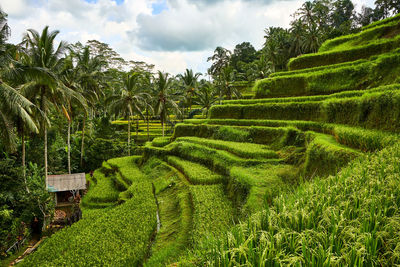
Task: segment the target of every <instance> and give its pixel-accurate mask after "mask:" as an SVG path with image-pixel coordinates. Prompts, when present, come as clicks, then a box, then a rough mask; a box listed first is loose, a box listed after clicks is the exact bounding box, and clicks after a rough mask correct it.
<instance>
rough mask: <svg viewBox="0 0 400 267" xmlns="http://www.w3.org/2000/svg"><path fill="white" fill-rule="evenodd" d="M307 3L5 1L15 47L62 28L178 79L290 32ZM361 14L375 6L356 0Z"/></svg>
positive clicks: (63, 34) (71, 36) (70, 38)
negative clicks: (33, 33)
mask: <svg viewBox="0 0 400 267" xmlns="http://www.w3.org/2000/svg"><path fill="white" fill-rule="evenodd" d="M303 2H304V1H303V0H0V8H1V9H2V10H3V11H5V12H6V13H7V14H8V22H9V26H10V27H11V37H10V42H12V43H19V42H20V41H21V38H22V35H23V33H24V32H26V30H27V29H31V28H32V29H35V30H37V31H39V32H40V31H41V30H42V29H43V27H44V26H46V25H48V26H50V30H59V31H60V34H59V36H58V40H65V41H67V42H69V43H75V42H77V41H80V42H81V43H86V41H88V40H92V39H96V40H99V41H101V42H105V43H107V44H109V45H110V46H111V47H112V48H113V49H114V50H115V51H117V52H118V53H119V54H120V55H121V56H122V57H123V58H125V59H126V60H135V61H145V62H147V63H149V64H155V66H156V69H157V70H161V71H165V72H170V73H172V74H178V73H182V72H184V71H185V69H186V68H189V69H193V70H194V71H196V72H202V73H205V72H206V71H207V68H208V67H209V66H210V64H211V63H210V62H207V58H208V57H209V56H211V55H212V54H213V51H214V49H215V48H216V47H217V46H222V47H225V48H228V49H230V50H233V48H234V47H235V45H237V44H239V43H242V42H250V43H251V44H252V45H253V46H254V47H255V48H256V49H260V48H261V47H262V44H263V42H264V39H263V36H264V29H265V28H268V27H270V26H280V27H288V26H289V23H290V20H291V16H290V15H291V14H293V13H294V11H295V10H297V9H298V8H299V7H300V6H301V5H302V4H303ZM353 3H354V4H355V5H356V9H357V10H360V9H361V6H362V5H366V6H371V7H372V6H373V3H374V0H353Z"/></svg>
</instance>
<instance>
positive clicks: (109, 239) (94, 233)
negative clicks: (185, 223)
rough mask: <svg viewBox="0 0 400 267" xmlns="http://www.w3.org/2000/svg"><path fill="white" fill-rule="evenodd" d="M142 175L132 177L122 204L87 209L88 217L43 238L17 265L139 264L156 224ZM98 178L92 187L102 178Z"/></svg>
mask: <svg viewBox="0 0 400 267" xmlns="http://www.w3.org/2000/svg"><path fill="white" fill-rule="evenodd" d="M132 167H133V168H137V167H136V166H135V165H133V166H132ZM143 177H144V176H140V177H139V176H136V178H135V179H132V185H131V186H130V188H129V191H130V192H131V193H132V194H131V198H130V199H129V200H127V201H126V202H125V203H123V204H121V205H119V206H117V207H115V208H109V209H107V212H105V211H104V210H93V211H91V214H90V216H89V217H88V218H86V217H84V219H82V220H80V221H79V222H77V223H75V224H73V225H72V226H71V227H66V228H64V229H63V230H61V231H59V232H57V233H56V234H54V235H53V236H52V237H51V238H49V239H48V240H46V241H45V242H44V244H43V245H41V246H40V248H39V249H38V251H37V252H35V253H34V254H32V255H30V256H29V257H27V258H26V259H25V260H24V261H23V262H22V264H21V266H65V265H69V266H111V265H112V266H127V265H132V266H135V265H139V264H140V263H142V262H143V260H144V258H145V256H146V255H147V253H148V244H149V241H150V238H151V236H152V234H153V232H154V229H155V227H156V204H155V201H154V197H153V194H152V186H151V183H150V182H149V181H148V180H147V179H143ZM98 181H99V182H98V184H97V185H96V187H97V186H99V185H100V182H101V181H102V179H98ZM96 187H95V188H96ZM91 190H92V189H90V190H89V193H88V194H90V192H91ZM103 193H106V192H105V191H104V192H103Z"/></svg>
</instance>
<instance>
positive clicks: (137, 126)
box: [136, 115, 139, 142]
mask: <svg viewBox="0 0 400 267" xmlns="http://www.w3.org/2000/svg"><path fill="white" fill-rule="evenodd" d="M137 140H139V115H138V116H137V117H136V142H137Z"/></svg>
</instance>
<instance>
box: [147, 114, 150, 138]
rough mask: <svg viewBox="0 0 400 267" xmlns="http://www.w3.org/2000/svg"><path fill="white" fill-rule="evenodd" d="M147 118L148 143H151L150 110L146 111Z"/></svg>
mask: <svg viewBox="0 0 400 267" xmlns="http://www.w3.org/2000/svg"><path fill="white" fill-rule="evenodd" d="M146 117H147V141H150V130H149V110H148V109H147V110H146Z"/></svg>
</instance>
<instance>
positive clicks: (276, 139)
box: [174, 124, 304, 148]
mask: <svg viewBox="0 0 400 267" xmlns="http://www.w3.org/2000/svg"><path fill="white" fill-rule="evenodd" d="M187 136H196V137H201V138H210V139H217V140H224V141H234V142H247V143H249V142H251V143H256V144H266V145H270V146H271V147H274V148H280V147H282V146H287V145H303V143H304V140H303V139H304V138H303V136H302V133H301V132H300V131H299V130H297V129H295V128H293V127H286V126H285V127H263V126H249V127H239V126H227V125H211V124H210V125H207V124H203V125H198V124H178V125H177V126H176V127H175V132H174V138H178V137H187Z"/></svg>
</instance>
